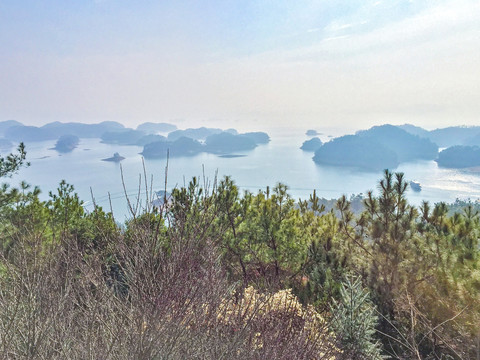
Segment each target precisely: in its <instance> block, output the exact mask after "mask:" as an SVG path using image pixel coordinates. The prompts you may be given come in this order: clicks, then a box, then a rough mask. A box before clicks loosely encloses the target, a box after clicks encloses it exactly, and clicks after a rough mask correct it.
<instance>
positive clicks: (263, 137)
mask: <svg viewBox="0 0 480 360" xmlns="http://www.w3.org/2000/svg"><path fill="white" fill-rule="evenodd" d="M240 135H242V136H245V137H248V138H249V139H252V140H253V141H254V142H255V144H257V145H260V144H268V143H269V142H270V136H268V134H267V133H265V132H262V131H255V132H247V133H244V134H240Z"/></svg>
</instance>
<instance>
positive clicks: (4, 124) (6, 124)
mask: <svg viewBox="0 0 480 360" xmlns="http://www.w3.org/2000/svg"><path fill="white" fill-rule="evenodd" d="M13 126H23V124H22V123H21V122H18V121H16V120H6V121H0V136H3V135H4V134H5V131H7V129H8V128H11V127H13Z"/></svg>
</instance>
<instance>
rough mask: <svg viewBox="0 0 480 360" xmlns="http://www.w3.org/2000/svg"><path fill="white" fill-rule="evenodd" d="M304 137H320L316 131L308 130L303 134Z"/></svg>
mask: <svg viewBox="0 0 480 360" xmlns="http://www.w3.org/2000/svg"><path fill="white" fill-rule="evenodd" d="M305 135H307V136H318V135H320V134H319V133H318V131H317V130H313V129H310V130H307V132H306V133H305Z"/></svg>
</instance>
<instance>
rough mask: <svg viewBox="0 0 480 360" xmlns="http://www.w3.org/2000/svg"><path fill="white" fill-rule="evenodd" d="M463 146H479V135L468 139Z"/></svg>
mask: <svg viewBox="0 0 480 360" xmlns="http://www.w3.org/2000/svg"><path fill="white" fill-rule="evenodd" d="M463 144H464V145H467V146H480V133H478V134H476V135H474V136H472V137H470V138H468V139H467V140H465V141H464V143H463Z"/></svg>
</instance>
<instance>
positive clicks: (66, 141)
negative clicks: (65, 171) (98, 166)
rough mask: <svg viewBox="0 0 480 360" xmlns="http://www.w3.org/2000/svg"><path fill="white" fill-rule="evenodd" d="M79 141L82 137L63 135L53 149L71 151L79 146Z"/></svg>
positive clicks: (64, 151) (63, 151)
mask: <svg viewBox="0 0 480 360" xmlns="http://www.w3.org/2000/svg"><path fill="white" fill-rule="evenodd" d="M79 141H80V139H79V138H78V136H76V135H62V136H60V138H59V139H58V140H57V143H56V144H55V146H54V148H53V149H55V150H57V151H58V152H61V153H67V152H71V151H72V150H73V149H75V148H76V147H77V145H78V143H79Z"/></svg>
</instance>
